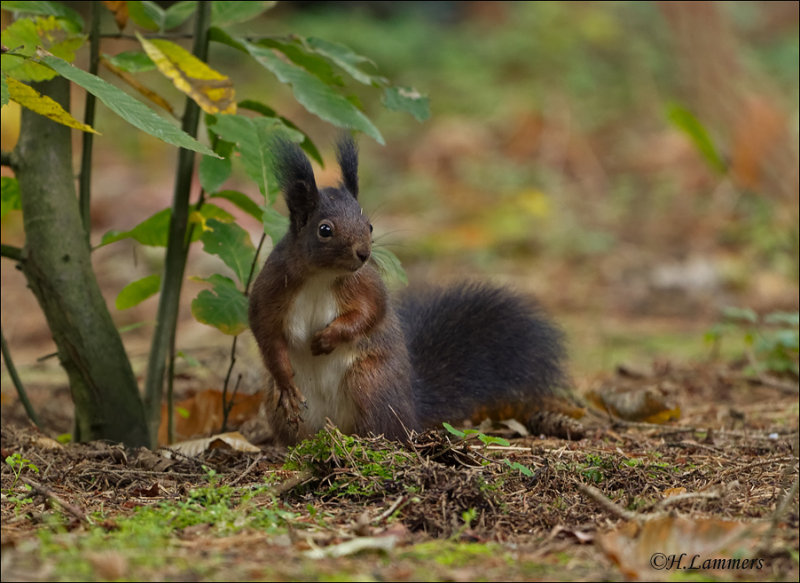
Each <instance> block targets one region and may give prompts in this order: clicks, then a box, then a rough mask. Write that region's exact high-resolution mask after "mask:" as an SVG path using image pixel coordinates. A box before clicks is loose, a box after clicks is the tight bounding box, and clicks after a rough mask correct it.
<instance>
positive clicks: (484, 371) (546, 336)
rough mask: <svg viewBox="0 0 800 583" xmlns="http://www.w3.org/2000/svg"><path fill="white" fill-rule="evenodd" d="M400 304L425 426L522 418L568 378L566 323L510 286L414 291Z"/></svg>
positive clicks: (415, 390) (536, 408) (555, 395)
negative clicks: (556, 323)
mask: <svg viewBox="0 0 800 583" xmlns="http://www.w3.org/2000/svg"><path fill="white" fill-rule="evenodd" d="M398 312H399V316H400V321H401V322H402V326H403V332H404V334H405V338H406V344H407V346H408V351H409V356H410V358H411V364H412V369H413V370H414V375H415V377H414V379H413V386H414V398H415V401H416V404H417V411H418V412H420V417H421V418H420V421H421V423H422V426H423V427H432V426H436V425H439V424H440V423H441V422H442V421H449V422H451V423H460V422H461V421H462V420H464V419H472V420H476V421H477V420H478V419H479V418H481V417H491V418H493V419H508V418H516V419H519V420H520V421H523V422H525V421H526V420H527V416H529V415H531V414H533V413H535V412H536V411H538V410H540V409H541V408H542V404H543V403H544V402H545V401H548V400H550V399H552V398H555V397H557V395H558V392H559V390H560V389H561V387H562V386H563V384H564V383H565V382H566V374H565V372H564V368H563V362H564V360H565V356H566V352H565V349H564V340H563V335H562V333H561V331H560V330H559V329H558V328H556V327H555V326H554V325H553V324H551V323H550V321H549V320H548V319H547V318H546V317H545V316H544V314H543V313H542V312H541V309H540V308H539V307H538V306H537V305H536V304H535V303H533V302H532V301H531V300H528V299H527V298H523V297H520V296H518V295H515V294H514V293H512V292H510V291H508V290H506V289H503V288H497V287H492V286H488V285H483V284H464V285H459V286H450V287H447V288H442V289H439V288H432V289H424V290H416V291H411V292H408V293H406V294H405V295H404V296H402V297H401V300H400V302H399V305H398Z"/></svg>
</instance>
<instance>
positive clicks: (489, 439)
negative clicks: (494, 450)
mask: <svg viewBox="0 0 800 583" xmlns="http://www.w3.org/2000/svg"><path fill="white" fill-rule="evenodd" d="M442 426H443V427H444V428H445V429H447V431H448V432H450V433H452V434H453V435H455V436H456V437H460V438H461V439H470V438H472V437H477V438H478V440H480V442H481V443H483V445H502V446H503V447H508V446H509V445H511V444H510V443H509V442H508V440H507V439H503V438H502V437H496V436H493V435H486V434H484V433H481V432H480V431H478V430H477V429H464V430H463V431H462V430H461V429H456V428H455V427H453V426H452V425H450V424H449V423H442Z"/></svg>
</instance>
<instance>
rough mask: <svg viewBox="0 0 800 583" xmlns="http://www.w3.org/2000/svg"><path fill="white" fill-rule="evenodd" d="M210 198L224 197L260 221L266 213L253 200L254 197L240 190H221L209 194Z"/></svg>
mask: <svg viewBox="0 0 800 583" xmlns="http://www.w3.org/2000/svg"><path fill="white" fill-rule="evenodd" d="M209 198H223V199H225V200H227V201H229V202H232V203H233V204H235V205H236V206H237V207H239V208H240V209H242V210H243V211H244V212H246V213H247V214H248V215H250V216H251V217H253V218H254V219H256V220H259V221H260V220H261V217H262V215H263V213H264V211H263V209H262V208H261V207H260V206H258V205H257V204H256V203H255V202H253V199H251V198H250V197H249V196H247V195H246V194H244V193H243V192H239V191H238V190H220V191H218V192H215V193H213V194H211V195H209Z"/></svg>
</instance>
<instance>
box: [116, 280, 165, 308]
mask: <svg viewBox="0 0 800 583" xmlns="http://www.w3.org/2000/svg"><path fill="white" fill-rule="evenodd" d="M159 289H161V276H160V275H148V276H147V277H143V278H142V279H137V280H136V281H133V282H131V283H129V284H128V285H126V286H125V287H124V288H122V290H121V291H120V292H119V293H118V294H117V301H116V306H117V309H118V310H127V309H128V308H132V307H133V306H136V305H138V304H140V303H141V302H143V301H144V300H146V299H147V298H149V297H150V296H153V295H155V294H157V293H158V290H159Z"/></svg>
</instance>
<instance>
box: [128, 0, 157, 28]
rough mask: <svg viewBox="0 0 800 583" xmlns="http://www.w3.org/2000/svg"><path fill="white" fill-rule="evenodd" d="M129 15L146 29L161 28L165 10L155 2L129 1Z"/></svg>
mask: <svg viewBox="0 0 800 583" xmlns="http://www.w3.org/2000/svg"><path fill="white" fill-rule="evenodd" d="M128 15H129V16H130V18H131V20H133V22H135V23H136V24H137V25H139V26H141V27H142V28H144V29H146V30H160V28H161V23H162V22H164V10H162V9H161V7H160V6H159V5H158V4H156V3H155V2H135V1H131V2H128Z"/></svg>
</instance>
